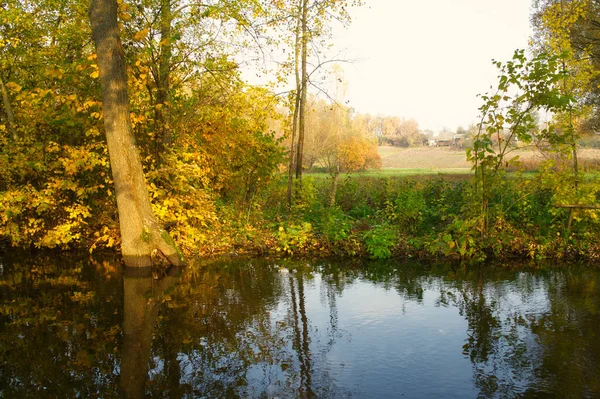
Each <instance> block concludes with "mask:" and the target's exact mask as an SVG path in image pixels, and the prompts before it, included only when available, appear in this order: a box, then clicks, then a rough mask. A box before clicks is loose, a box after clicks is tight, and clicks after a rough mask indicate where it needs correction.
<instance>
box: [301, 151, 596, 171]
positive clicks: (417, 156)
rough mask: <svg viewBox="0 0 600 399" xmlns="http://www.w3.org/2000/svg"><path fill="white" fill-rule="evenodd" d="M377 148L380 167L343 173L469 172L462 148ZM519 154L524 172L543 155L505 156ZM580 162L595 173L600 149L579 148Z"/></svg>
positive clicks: (521, 153)
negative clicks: (380, 162)
mask: <svg viewBox="0 0 600 399" xmlns="http://www.w3.org/2000/svg"><path fill="white" fill-rule="evenodd" d="M377 151H378V152H379V156H381V161H382V168H381V169H379V170H369V171H365V172H358V173H344V174H342V175H343V176H364V177H392V176H415V175H428V176H432V175H455V176H457V177H459V176H463V177H464V176H466V175H469V174H471V173H472V170H471V164H470V162H468V161H467V157H466V153H465V150H458V149H452V148H448V147H441V148H438V147H413V148H401V147H390V146H381V147H378V149H377ZM515 156H519V160H520V161H521V163H522V166H524V167H525V170H526V171H531V172H533V171H535V170H537V167H538V165H539V163H540V162H542V161H544V159H545V157H548V156H551V155H548V154H546V155H543V154H542V153H540V152H539V151H536V150H532V149H519V150H516V151H513V152H511V153H510V155H509V156H508V158H512V157H515ZM579 165H580V168H582V169H581V170H584V171H586V176H588V177H589V176H597V175H598V171H599V170H600V149H591V148H584V149H580V150H579ZM311 176H315V177H318V178H322V177H329V174H328V173H311Z"/></svg>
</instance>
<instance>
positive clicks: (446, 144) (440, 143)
mask: <svg viewBox="0 0 600 399" xmlns="http://www.w3.org/2000/svg"><path fill="white" fill-rule="evenodd" d="M452 143H453V140H438V141H437V147H450V146H452Z"/></svg>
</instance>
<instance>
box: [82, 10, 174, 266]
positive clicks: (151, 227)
mask: <svg viewBox="0 0 600 399" xmlns="http://www.w3.org/2000/svg"><path fill="white" fill-rule="evenodd" d="M89 18H90V22H91V27H92V35H93V37H94V42H95V44H96V52H97V54H98V57H97V60H98V70H99V73H100V83H101V86H102V105H103V112H104V127H105V130H106V140H107V143H108V151H109V155H110V161H111V169H112V173H113V180H114V184H115V192H116V196H117V206H118V209H119V225H120V229H121V240H122V243H121V251H122V253H123V257H124V260H125V264H126V265H127V266H130V267H142V266H150V265H152V263H153V256H154V255H155V253H156V252H159V253H160V254H162V255H164V256H165V257H166V258H167V259H168V261H169V263H171V264H173V265H180V264H182V263H183V262H184V259H183V255H182V254H181V252H180V251H179V250H178V249H177V247H176V246H175V243H174V242H173V240H172V239H171V238H170V236H169V235H168V233H167V232H165V231H164V230H163V229H162V228H161V226H160V224H159V223H158V220H157V219H156V217H155V216H154V213H153V212H152V208H151V206H150V200H149V198H148V190H147V189H146V180H145V178H144V173H143V170H142V164H141V161H140V158H139V152H138V149H137V146H136V144H135V139H134V136H133V132H132V130H131V120H130V114H129V98H128V95H127V73H126V67H125V58H124V54H123V49H122V45H121V38H120V35H119V25H118V20H117V3H116V1H113V0H91V1H90V5H89Z"/></svg>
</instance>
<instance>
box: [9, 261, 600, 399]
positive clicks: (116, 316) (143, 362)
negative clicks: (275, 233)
mask: <svg viewBox="0 0 600 399" xmlns="http://www.w3.org/2000/svg"><path fill="white" fill-rule="evenodd" d="M599 312H600V271H599V270H598V268H597V267H595V266H591V265H562V266H560V267H559V266H556V265H552V264H530V265H513V264H504V265H496V266H493V265H480V266H471V267H467V266H464V265H460V264H452V263H440V262H428V263H423V262H412V261H411V262H406V261H403V262H398V261H389V262H359V261H289V260H265V259H262V260H255V259H216V260H203V261H197V262H193V263H192V265H190V266H189V267H187V268H186V269H184V270H181V271H176V270H172V271H170V272H169V273H168V274H167V275H166V276H162V275H160V276H159V275H157V274H156V273H155V274H154V275H143V273H123V270H122V266H121V264H120V263H119V262H118V261H116V260H114V259H110V258H104V259H102V258H96V259H88V258H77V257H74V256H68V255H65V256H63V257H60V256H57V255H36V257H35V258H25V257H23V256H8V255H5V256H3V257H1V258H0V398H29V397H31V398H40V397H48V398H76V397H82V398H94V397H96V398H111V397H122V396H126V397H134V398H135V397H145V396H149V397H168V398H192V397H215V398H221V397H250V398H261V397H265V398H274V397H279V398H286V397H290V398H295V397H318V398H346V397H355V398H477V397H483V398H488V397H490V398H494V397H502V398H504V397H574V398H575V397H577V398H579V397H597V396H599V395H600V339H599V338H598V337H599V336H600V313H599Z"/></svg>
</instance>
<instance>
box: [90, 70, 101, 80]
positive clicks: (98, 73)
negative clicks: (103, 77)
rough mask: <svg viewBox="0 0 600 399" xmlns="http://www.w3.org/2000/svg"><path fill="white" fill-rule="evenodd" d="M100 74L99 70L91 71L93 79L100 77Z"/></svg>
mask: <svg viewBox="0 0 600 399" xmlns="http://www.w3.org/2000/svg"><path fill="white" fill-rule="evenodd" d="M98 76H100V72H99V71H97V70H96V71H94V72H92V73H90V78H92V79H96V78H98Z"/></svg>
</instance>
